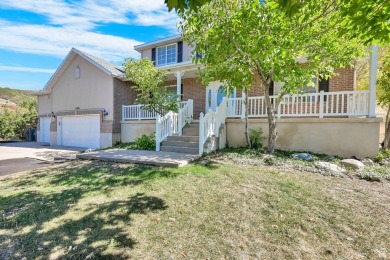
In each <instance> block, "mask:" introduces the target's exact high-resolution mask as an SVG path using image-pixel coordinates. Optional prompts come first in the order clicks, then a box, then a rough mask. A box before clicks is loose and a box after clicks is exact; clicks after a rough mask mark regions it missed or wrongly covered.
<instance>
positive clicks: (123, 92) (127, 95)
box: [112, 79, 137, 133]
mask: <svg viewBox="0 0 390 260" xmlns="http://www.w3.org/2000/svg"><path fill="white" fill-rule="evenodd" d="M136 98H137V93H136V92H135V91H134V90H133V89H132V88H131V87H130V82H124V81H121V80H119V79H114V122H113V127H112V133H120V132H121V120H122V105H131V104H134V103H135V100H136Z"/></svg>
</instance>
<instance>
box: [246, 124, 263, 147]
mask: <svg viewBox="0 0 390 260" xmlns="http://www.w3.org/2000/svg"><path fill="white" fill-rule="evenodd" d="M249 139H250V141H251V144H252V148H253V149H262V148H263V129H261V128H259V130H258V131H256V130H254V129H249Z"/></svg>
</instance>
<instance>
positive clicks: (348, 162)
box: [340, 159, 364, 170]
mask: <svg viewBox="0 0 390 260" xmlns="http://www.w3.org/2000/svg"><path fill="white" fill-rule="evenodd" d="M340 163H341V165H343V166H345V167H347V168H352V169H355V170H359V169H362V168H364V164H363V163H362V162H361V161H358V160H355V159H344V160H342V161H340Z"/></svg>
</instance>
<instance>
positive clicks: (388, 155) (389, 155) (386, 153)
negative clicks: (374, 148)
mask: <svg viewBox="0 0 390 260" xmlns="http://www.w3.org/2000/svg"><path fill="white" fill-rule="evenodd" d="M385 159H390V149H385V148H381V149H380V150H379V153H378V155H377V156H375V157H374V162H377V163H381V162H382V161H383V160H385Z"/></svg>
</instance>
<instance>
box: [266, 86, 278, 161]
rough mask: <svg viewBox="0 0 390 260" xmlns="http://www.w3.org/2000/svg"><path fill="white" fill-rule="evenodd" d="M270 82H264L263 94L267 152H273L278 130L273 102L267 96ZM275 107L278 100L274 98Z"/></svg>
mask: <svg viewBox="0 0 390 260" xmlns="http://www.w3.org/2000/svg"><path fill="white" fill-rule="evenodd" d="M270 84H271V83H268V84H265V88H264V94H265V102H266V104H267V116H268V146H267V151H268V153H271V154H272V153H274V151H275V145H276V139H277V138H278V132H276V126H277V124H276V116H275V114H276V111H275V109H274V106H273V104H272V103H271V99H270V97H269V87H270ZM274 102H276V103H275V108H276V109H277V108H278V106H279V101H277V100H275V101H274Z"/></svg>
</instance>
